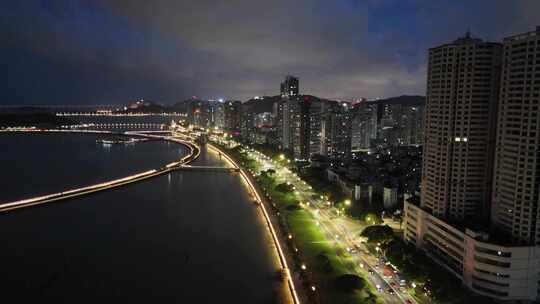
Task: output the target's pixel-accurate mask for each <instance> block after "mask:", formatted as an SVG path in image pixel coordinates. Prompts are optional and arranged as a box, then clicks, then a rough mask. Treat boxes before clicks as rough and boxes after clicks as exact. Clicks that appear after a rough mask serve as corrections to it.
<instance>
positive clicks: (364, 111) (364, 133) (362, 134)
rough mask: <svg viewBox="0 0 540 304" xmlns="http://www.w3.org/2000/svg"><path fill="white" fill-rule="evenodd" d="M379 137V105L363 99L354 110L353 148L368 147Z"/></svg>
mask: <svg viewBox="0 0 540 304" xmlns="http://www.w3.org/2000/svg"><path fill="white" fill-rule="evenodd" d="M376 138H377V105H376V104H375V103H370V102H367V101H363V102H361V103H359V104H357V105H356V106H355V107H354V109H353V110H352V122H351V146H352V150H360V149H368V148H369V147H370V146H371V141H372V140H374V139H376Z"/></svg>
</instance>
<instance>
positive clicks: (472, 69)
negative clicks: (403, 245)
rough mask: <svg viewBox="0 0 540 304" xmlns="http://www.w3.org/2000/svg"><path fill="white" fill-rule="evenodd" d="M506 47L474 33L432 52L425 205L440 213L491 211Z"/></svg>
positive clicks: (459, 215) (462, 216)
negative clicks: (476, 36)
mask: <svg viewBox="0 0 540 304" xmlns="http://www.w3.org/2000/svg"><path fill="white" fill-rule="evenodd" d="M501 51H502V47H501V45H500V44H498V43H491V42H483V41H482V40H480V39H474V38H471V37H470V35H469V34H467V35H466V36H465V37H463V38H460V39H457V40H456V41H454V42H452V43H449V44H445V45H442V46H439V47H435V48H432V49H430V50H429V66H428V80H427V99H426V107H425V120H424V123H425V125H424V158H423V166H422V196H421V204H422V207H423V208H426V209H428V210H430V211H431V212H432V213H433V214H434V215H435V216H438V217H443V218H451V219H453V220H466V219H468V218H471V217H478V215H479V214H480V212H485V211H486V210H489V199H490V190H491V167H492V157H491V155H492V150H493V149H494V144H493V139H494V123H495V115H496V109H497V108H496V107H497V99H498V88H499V76H500V72H499V71H500V64H501V63H500V62H501ZM484 216H485V217H487V215H484Z"/></svg>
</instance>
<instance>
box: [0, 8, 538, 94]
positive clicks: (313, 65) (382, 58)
mask: <svg viewBox="0 0 540 304" xmlns="http://www.w3.org/2000/svg"><path fill="white" fill-rule="evenodd" d="M23 2H24V3H23V4H21V3H17V2H15V4H13V3H11V4H0V11H1V13H0V28H1V29H0V34H1V35H2V37H4V39H2V42H0V43H2V44H3V47H2V49H1V50H0V58H1V59H0V60H2V61H4V63H5V65H3V66H6V67H7V71H6V72H5V73H4V75H2V76H1V77H2V79H0V81H2V82H3V83H4V90H2V92H1V93H0V103H3V104H8V103H9V104H12V103H49V102H54V103H75V102H76V103H116V102H124V101H126V100H128V99H132V98H138V97H146V98H153V99H156V100H160V101H164V102H174V101H177V100H181V99H183V98H186V97H188V96H192V95H199V96H203V97H230V98H239V99H246V98H247V97H249V96H254V95H262V94H276V93H277V91H278V85H279V81H280V80H281V78H282V77H283V75H285V74H287V73H292V74H295V75H298V76H299V77H300V78H301V89H302V91H303V92H306V93H310V94H314V95H319V96H323V97H333V98H347V97H361V96H365V97H382V96H392V95H397V94H423V93H424V91H425V88H424V87H425V70H426V62H425V61H426V60H425V59H426V49H427V48H429V47H431V46H434V45H436V44H439V43H443V42H446V41H449V40H452V39H455V38H456V37H457V36H458V35H461V34H462V33H463V32H465V30H466V29H467V28H471V29H472V31H473V33H475V34H476V35H477V36H481V37H485V38H488V39H491V40H498V39H501V38H502V37H503V36H505V35H509V34H514V33H520V32H523V31H529V30H532V29H534V27H535V26H536V24H535V23H540V22H539V20H540V7H539V3H540V1H537V0H523V1H506V0H486V1H481V0H480V1H467V0H459V1H450V0H446V1H443V0H441V1H431V0H367V1H359V0H334V1H327V0H295V1H290V0H287V1H285V0H272V1H257V0H221V1H220V0H213V1H210V0H193V1H178V0H176V1H173V0H170V1H166V0H163V1H158V0H153V1H148V0H140V1H137V0H133V1H106V0H97V1H76V0H73V1H67V0H65V1H34V2H32V1H23Z"/></svg>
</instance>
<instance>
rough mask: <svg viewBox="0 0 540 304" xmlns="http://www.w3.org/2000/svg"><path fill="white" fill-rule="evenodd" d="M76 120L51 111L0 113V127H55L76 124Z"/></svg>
mask: <svg viewBox="0 0 540 304" xmlns="http://www.w3.org/2000/svg"><path fill="white" fill-rule="evenodd" d="M76 123H77V121H75V120H73V119H70V118H67V117H61V116H56V115H54V114H51V113H10V114H0V127H2V128H3V127H22V126H25V127H30V126H35V127H38V128H56V127H59V126H61V125H72V124H76Z"/></svg>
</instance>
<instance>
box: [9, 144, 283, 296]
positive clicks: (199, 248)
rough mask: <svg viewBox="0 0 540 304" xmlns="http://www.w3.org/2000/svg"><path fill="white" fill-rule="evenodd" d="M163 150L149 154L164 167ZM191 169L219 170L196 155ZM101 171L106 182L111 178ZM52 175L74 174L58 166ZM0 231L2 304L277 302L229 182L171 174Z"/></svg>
mask: <svg viewBox="0 0 540 304" xmlns="http://www.w3.org/2000/svg"><path fill="white" fill-rule="evenodd" d="M36 140H38V141H39V139H36ZM13 145H14V146H16V149H19V150H26V149H28V146H26V145H22V144H18V145H15V144H14V143H13ZM47 145H49V147H50V145H53V144H52V143H51V141H49V143H48V144H47ZM173 146H174V145H173ZM173 146H171V147H173ZM162 148H163V149H158V150H152V151H153V153H155V154H156V155H155V157H156V158H159V157H162V158H164V159H166V158H167V157H169V156H170V155H171V154H170V151H168V150H167V149H166V147H165V146H162ZM12 149H15V147H12ZM112 150H114V148H113V149H112ZM172 150H173V151H175V152H176V151H177V150H176V148H173V149H172ZM43 153H45V151H43ZM111 153H113V154H114V153H116V152H111ZM130 153H131V152H130ZM59 155H60V154H59ZM100 155H101V154H100V153H98V152H95V151H93V153H91V154H88V155H86V154H85V157H86V158H87V161H88V162H90V163H99V161H98V160H95V159H94V158H93V157H101V156H100ZM118 155H120V154H118ZM47 157H48V159H49V160H50V159H52V157H51V156H47ZM124 157H128V156H127V154H126V155H124ZM72 158H73V159H75V161H76V160H77V159H78V158H77V157H72ZM194 164H198V165H220V164H221V161H220V160H219V159H218V158H217V157H214V156H212V155H210V154H206V153H203V154H202V155H201V158H200V159H199V160H198V161H197V162H196V163H194ZM109 166H112V170H111V168H109V172H110V171H114V172H116V169H119V168H117V166H116V165H115V164H113V163H109ZM119 166H120V167H122V166H121V165H119ZM10 168H11V169H10V170H11V171H10V173H11V174H15V171H17V170H16V168H14V167H10ZM55 168H56V169H55V170H68V169H74V168H75V167H74V166H73V165H72V164H68V163H66V162H62V161H61V159H57V160H56V164H55ZM17 174H25V175H26V174H28V173H27V172H26V173H17ZM55 176H59V175H58V174H55ZM62 177H64V176H63V175H62ZM4 189H5V188H4ZM0 229H1V230H2V233H1V234H0V243H1V244H2V250H0V269H2V276H1V279H0V280H1V281H0V284H1V285H0V286H2V287H3V288H2V293H3V296H2V297H3V298H5V299H7V298H9V296H10V294H14V295H16V296H17V297H18V299H19V301H23V302H24V301H26V300H47V301H48V300H51V301H55V302H60V303H99V302H107V303H109V302H113V303H114V302H116V303H276V301H277V298H276V292H277V290H278V289H279V287H280V284H279V283H278V279H277V276H276V273H277V266H276V263H275V260H274V259H273V258H272V251H271V250H270V245H269V243H270V242H269V240H268V238H266V237H265V231H266V230H265V227H264V225H263V223H262V221H261V220H260V217H259V216H258V214H257V209H256V207H255V206H254V205H253V204H251V203H250V201H249V196H248V194H247V193H246V190H245V188H244V187H243V186H242V183H241V181H240V179H239V178H238V176H237V174H235V173H224V172H192V171H177V172H174V173H170V174H168V175H165V176H160V177H157V178H154V179H150V180H147V181H144V182H140V183H135V184H131V185H129V186H126V187H121V188H118V189H115V190H111V191H105V192H100V193H97V194H95V195H89V196H84V197H81V198H77V199H73V200H68V201H64V202H58V203H53V204H49V205H44V206H40V207H36V208H28V209H23V210H20V211H16V212H10V213H4V214H0Z"/></svg>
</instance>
